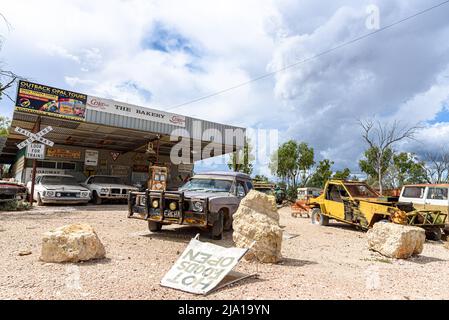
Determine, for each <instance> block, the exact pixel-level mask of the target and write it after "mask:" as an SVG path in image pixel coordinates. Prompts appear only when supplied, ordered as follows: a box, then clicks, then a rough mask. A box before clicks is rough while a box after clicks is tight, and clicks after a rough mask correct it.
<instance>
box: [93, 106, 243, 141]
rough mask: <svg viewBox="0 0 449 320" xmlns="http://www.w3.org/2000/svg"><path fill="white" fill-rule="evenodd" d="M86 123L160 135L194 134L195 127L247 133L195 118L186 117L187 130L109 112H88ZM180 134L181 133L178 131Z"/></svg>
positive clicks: (222, 131)
mask: <svg viewBox="0 0 449 320" xmlns="http://www.w3.org/2000/svg"><path fill="white" fill-rule="evenodd" d="M86 122H90V123H97V124H102V125H107V126H113V127H119V128H128V129H134V130H142V131H148V132H155V133H160V134H167V135H169V134H171V133H172V132H173V130H176V129H185V130H187V132H189V134H193V133H194V125H198V124H200V125H201V129H202V131H203V132H204V130H207V129H216V130H218V131H220V132H221V133H222V134H224V132H225V129H231V130H235V129H241V130H243V132H245V128H241V127H234V126H230V125H224V124H220V123H216V122H211V121H206V120H200V119H195V118H190V117H186V126H185V128H182V127H179V126H175V125H170V124H166V123H159V122H154V121H150V120H146V119H139V118H132V117H127V116H122V115H117V114H111V113H107V112H102V111H97V110H90V109H88V110H86ZM178 132H180V131H178Z"/></svg>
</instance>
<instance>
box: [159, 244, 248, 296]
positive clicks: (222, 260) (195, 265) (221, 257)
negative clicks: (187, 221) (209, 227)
mask: <svg viewBox="0 0 449 320" xmlns="http://www.w3.org/2000/svg"><path fill="white" fill-rule="evenodd" d="M247 251H248V249H245V248H243V249H242V248H224V247H221V246H217V245H215V244H212V243H208V242H201V241H199V240H197V239H192V240H191V241H190V243H189V245H188V246H187V248H186V249H185V250H184V252H183V253H182V254H181V256H180V257H179V259H178V260H177V261H176V262H175V264H174V265H173V266H172V268H171V269H170V270H169V271H168V272H167V274H166V275H165V276H164V277H163V278H162V280H161V285H162V286H164V287H170V288H174V289H179V290H182V291H187V292H191V293H197V294H207V293H208V292H210V291H211V290H213V289H214V288H215V287H217V285H218V284H219V283H220V282H221V281H222V280H223V279H224V278H225V277H226V275H227V274H228V273H229V272H230V271H231V270H232V268H234V267H235V266H236V265H237V263H238V262H239V261H240V259H241V258H242V257H243V255H244V254H245V253H246V252H247ZM251 276H253V275H251ZM243 278H247V276H245V275H243V277H241V279H243ZM232 282H235V281H232Z"/></svg>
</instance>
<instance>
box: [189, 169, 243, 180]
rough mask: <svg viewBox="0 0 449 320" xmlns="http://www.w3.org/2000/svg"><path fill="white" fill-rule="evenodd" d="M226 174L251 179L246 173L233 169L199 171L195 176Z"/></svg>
mask: <svg viewBox="0 0 449 320" xmlns="http://www.w3.org/2000/svg"><path fill="white" fill-rule="evenodd" d="M200 175H201V176H226V177H236V178H242V179H248V180H251V177H250V176H249V175H248V174H246V173H241V172H233V171H205V172H198V173H196V174H195V175H194V176H193V177H195V176H200Z"/></svg>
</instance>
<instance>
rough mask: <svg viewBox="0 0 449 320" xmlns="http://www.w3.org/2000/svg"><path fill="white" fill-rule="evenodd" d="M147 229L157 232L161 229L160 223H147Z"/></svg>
mask: <svg viewBox="0 0 449 320" xmlns="http://www.w3.org/2000/svg"><path fill="white" fill-rule="evenodd" d="M148 229H149V230H150V231H151V232H159V231H161V229H162V223H160V222H155V221H148Z"/></svg>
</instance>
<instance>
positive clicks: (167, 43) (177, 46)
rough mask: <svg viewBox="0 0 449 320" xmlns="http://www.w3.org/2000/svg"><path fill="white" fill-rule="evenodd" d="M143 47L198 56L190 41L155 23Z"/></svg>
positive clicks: (144, 40)
mask: <svg viewBox="0 0 449 320" xmlns="http://www.w3.org/2000/svg"><path fill="white" fill-rule="evenodd" d="M142 46H143V48H144V49H151V50H156V51H161V52H165V53H169V52H175V51H182V52H184V53H187V54H189V55H192V56H198V53H197V52H196V50H195V49H194V47H193V45H192V43H191V42H190V41H189V39H187V38H186V37H184V36H183V35H181V34H180V33H179V32H177V31H176V30H174V29H173V28H169V27H167V26H165V25H163V24H162V23H160V22H157V23H155V24H154V25H153V28H152V30H151V32H150V33H149V34H148V35H147V36H145V37H144V38H143V40H142Z"/></svg>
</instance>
